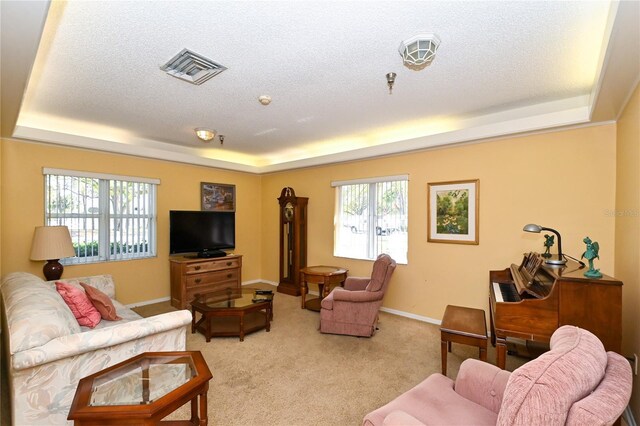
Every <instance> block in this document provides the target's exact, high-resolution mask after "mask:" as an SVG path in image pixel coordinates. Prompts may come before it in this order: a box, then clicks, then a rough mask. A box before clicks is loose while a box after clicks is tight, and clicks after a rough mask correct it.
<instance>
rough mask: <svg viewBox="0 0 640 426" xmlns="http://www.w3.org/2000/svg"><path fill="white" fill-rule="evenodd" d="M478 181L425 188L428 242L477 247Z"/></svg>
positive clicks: (442, 184)
mask: <svg viewBox="0 0 640 426" xmlns="http://www.w3.org/2000/svg"><path fill="white" fill-rule="evenodd" d="M479 186H480V181H479V180H478V179H473V180H459V181H451V182H435V183H429V184H428V190H427V216H428V218H427V233H428V236H427V241H429V242H432V243H454V244H478V241H479V239H478V224H479V220H478V219H479V218H478V211H479V210H478V204H479V189H480V188H479Z"/></svg>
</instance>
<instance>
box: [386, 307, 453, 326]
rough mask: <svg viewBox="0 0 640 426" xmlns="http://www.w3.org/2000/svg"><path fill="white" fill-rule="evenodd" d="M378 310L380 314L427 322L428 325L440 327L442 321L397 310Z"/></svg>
mask: <svg viewBox="0 0 640 426" xmlns="http://www.w3.org/2000/svg"><path fill="white" fill-rule="evenodd" d="M380 310H381V311H382V312H387V313H390V314H393V315H398V316H401V317H405V318H411V319H414V320H418V321H422V322H428V323H429V324H435V325H440V324H441V323H442V321H440V320H437V319H433V318H429V317H424V316H422V315H416V314H412V313H410V312H404V311H399V310H397V309H391V308H385V307H384V306H383V307H382V308H380Z"/></svg>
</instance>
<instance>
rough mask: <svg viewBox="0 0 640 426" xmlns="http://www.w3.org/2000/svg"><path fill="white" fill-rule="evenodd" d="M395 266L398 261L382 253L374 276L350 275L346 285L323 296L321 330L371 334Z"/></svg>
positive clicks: (334, 332) (324, 331)
mask: <svg viewBox="0 0 640 426" xmlns="http://www.w3.org/2000/svg"><path fill="white" fill-rule="evenodd" d="M395 268H396V262H395V261H394V260H393V259H392V258H391V257H390V256H389V255H388V254H381V255H380V256H378V258H377V259H376V261H375V262H374V263H373V272H372V273H371V278H360V277H347V279H346V280H345V282H344V288H342V287H336V288H334V289H333V291H332V292H331V293H329V295H328V296H327V297H325V298H324V299H322V303H321V309H320V331H321V332H322V333H333V334H349V335H351V336H365V337H371V336H372V335H373V333H374V332H375V330H376V324H377V323H378V311H379V309H380V306H382V299H383V297H384V294H385V292H386V291H387V287H388V286H389V280H390V279H391V274H393V271H394V270H395Z"/></svg>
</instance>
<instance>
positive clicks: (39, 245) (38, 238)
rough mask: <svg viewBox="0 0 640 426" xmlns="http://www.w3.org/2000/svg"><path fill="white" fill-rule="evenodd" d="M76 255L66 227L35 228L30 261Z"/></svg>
mask: <svg viewBox="0 0 640 426" xmlns="http://www.w3.org/2000/svg"><path fill="white" fill-rule="evenodd" d="M75 255H76V252H75V250H73V243H72V242H71V234H69V228H67V227H66V226H37V227H36V230H35V232H34V234H33V242H32V243H31V260H51V259H62V258H64V257H73V256H75Z"/></svg>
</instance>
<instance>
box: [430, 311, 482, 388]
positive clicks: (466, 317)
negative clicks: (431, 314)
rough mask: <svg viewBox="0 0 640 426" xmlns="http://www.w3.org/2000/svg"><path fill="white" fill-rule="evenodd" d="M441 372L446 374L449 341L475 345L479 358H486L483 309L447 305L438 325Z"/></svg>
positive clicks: (449, 350) (449, 347)
mask: <svg viewBox="0 0 640 426" xmlns="http://www.w3.org/2000/svg"><path fill="white" fill-rule="evenodd" d="M440 340H441V342H440V350H441V352H442V374H443V375H445V376H446V375H447V352H451V343H452V342H455V343H460V344H463V345H470V346H477V347H478V348H479V351H480V354H479V355H480V360H482V361H486V360H487V321H486V318H485V315H484V310H482V309H474V308H466V307H463V306H453V305H447V308H446V309H445V310H444V316H443V317H442V324H441V325H440Z"/></svg>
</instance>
